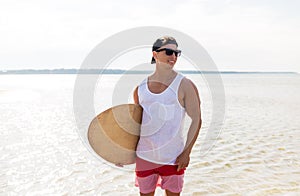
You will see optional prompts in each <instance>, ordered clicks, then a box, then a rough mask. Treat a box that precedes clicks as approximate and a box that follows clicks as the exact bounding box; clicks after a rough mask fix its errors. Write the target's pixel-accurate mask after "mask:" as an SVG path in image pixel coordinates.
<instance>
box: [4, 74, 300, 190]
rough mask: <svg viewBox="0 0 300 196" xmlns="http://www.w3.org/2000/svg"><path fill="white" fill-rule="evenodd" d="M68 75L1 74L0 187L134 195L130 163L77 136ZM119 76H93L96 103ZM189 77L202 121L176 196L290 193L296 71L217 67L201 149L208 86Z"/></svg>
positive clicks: (298, 126) (297, 107) (299, 124)
mask: <svg viewBox="0 0 300 196" xmlns="http://www.w3.org/2000/svg"><path fill="white" fill-rule="evenodd" d="M75 77H76V76H75V75H0V110H1V113H0V124H1V126H0V134H1V145H0V152H1V154H0V170H1V174H0V195H137V193H138V189H137V188H136V187H134V173H133V172H132V171H131V170H130V169H126V170H125V169H119V168H116V167H112V166H111V165H109V164H106V163H104V162H101V161H100V160H99V159H98V158H96V157H95V156H94V155H93V154H91V153H90V152H89V150H88V149H87V147H86V145H85V143H84V142H82V139H81V137H82V133H81V132H80V131H78V128H77V125H76V123H75V118H74V113H73V87H74V82H75ZM118 77H119V76H117V75H106V76H105V77H103V78H102V79H101V81H98V82H100V83H101V85H98V92H101V93H100V94H99V93H98V92H95V96H96V98H97V96H98V97H99V99H96V101H95V110H96V112H100V111H101V110H102V109H104V108H105V107H108V106H109V105H110V104H111V100H110V99H109V97H110V96H112V91H113V90H112V89H113V88H114V84H115V82H116V81H117V80H118ZM188 77H189V78H191V79H192V80H193V81H194V82H195V83H196V85H197V86H198V88H199V91H200V96H201V100H202V115H203V127H202V129H201V134H200V136H199V138H198V140H197V142H196V144H195V147H194V149H193V152H192V157H191V163H190V166H189V168H188V169H187V170H186V176H185V184H184V190H183V194H182V195H299V194H300V183H299V182H300V91H299V87H300V76H299V75H262V74H231V75H229V74H228V75H222V78H223V84H224V86H225V94H226V97H225V100H226V101H225V104H226V105H225V106H226V113H225V120H224V123H223V125H222V131H221V132H220V133H219V135H218V137H215V138H210V139H211V140H212V141H210V142H213V143H214V144H215V145H214V147H213V148H212V149H210V150H209V151H207V152H206V153H201V152H202V151H201V148H202V147H203V145H202V144H203V143H205V142H207V141H206V139H207V138H206V135H207V131H208V127H209V125H210V120H211V115H212V106H213V102H212V99H211V95H210V90H211V89H210V88H212V87H208V86H207V84H206V83H205V80H203V78H202V77H201V76H200V75H188ZM132 88H134V87H132ZM103 92H105V94H106V97H101V95H103ZM107 97H108V99H107ZM97 100H98V101H97ZM99 100H100V101H99ZM100 103H103V105H101V106H100V105H99V104H100ZM187 123H188V122H187ZM162 193H163V192H162V191H161V190H160V189H157V193H156V195H162Z"/></svg>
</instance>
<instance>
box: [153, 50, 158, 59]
mask: <svg viewBox="0 0 300 196" xmlns="http://www.w3.org/2000/svg"><path fill="white" fill-rule="evenodd" d="M152 56H153V57H154V59H155V61H156V59H157V52H155V51H152Z"/></svg>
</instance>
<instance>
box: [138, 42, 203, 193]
mask: <svg viewBox="0 0 300 196" xmlns="http://www.w3.org/2000/svg"><path fill="white" fill-rule="evenodd" d="M177 47H178V44H177V42H176V40H175V39H174V38H173V37H169V36H165V37H161V38H159V39H157V40H156V42H155V43H154V44H153V47H152V53H153V57H152V61H151V63H156V69H155V71H154V73H153V74H152V75H150V76H149V77H148V78H146V79H145V80H144V81H143V82H142V83H141V84H140V85H139V86H138V87H137V88H136V89H135V91H134V101H135V103H137V104H140V105H141V106H142V107H143V118H142V125H141V134H140V140H139V143H138V146H137V150H136V153H137V160H136V185H137V186H139V189H140V195H154V193H155V189H156V187H157V186H158V185H160V186H161V188H162V189H165V190H166V194H167V195H168V196H169V195H180V193H181V191H182V187H183V177H184V170H185V168H186V167H187V166H188V165H189V161H190V153H191V150H192V147H193V145H194V143H195V141H196V139H197V136H198V134H199V130H200V127H201V111H200V98H199V95H198V91H197V88H196V86H195V85H194V84H193V82H192V81H190V80H189V79H187V78H185V77H184V76H182V75H181V74H180V73H177V72H176V71H175V70H174V69H173V67H174V65H175V63H176V61H177V58H178V57H179V56H180V54H181V51H180V50H178V49H177ZM185 114H187V115H188V116H189V117H190V118H191V120H192V122H191V124H190V126H189V129H188V133H184V130H183V124H184V117H185Z"/></svg>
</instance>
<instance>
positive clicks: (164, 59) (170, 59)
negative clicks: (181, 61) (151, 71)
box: [153, 44, 177, 68]
mask: <svg viewBox="0 0 300 196" xmlns="http://www.w3.org/2000/svg"><path fill="white" fill-rule="evenodd" d="M164 49H171V50H174V51H177V46H176V45H175V44H167V45H164V46H162V47H160V48H159V49H158V50H159V52H156V51H153V57H154V58H155V60H156V63H158V64H159V65H161V64H165V65H169V66H171V67H172V68H173V67H174V65H175V63H176V61H177V57H176V55H175V53H174V52H173V54H171V55H167V54H168V53H172V51H166V50H164Z"/></svg>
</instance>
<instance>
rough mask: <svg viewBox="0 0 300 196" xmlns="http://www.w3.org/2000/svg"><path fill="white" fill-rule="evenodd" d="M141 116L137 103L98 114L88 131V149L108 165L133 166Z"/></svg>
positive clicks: (141, 110)
mask: <svg viewBox="0 0 300 196" xmlns="http://www.w3.org/2000/svg"><path fill="white" fill-rule="evenodd" d="M142 113H143V109H142V107H141V106H139V105H137V104H123V105H118V106H114V107H112V108H109V109H107V110H105V111H104V112H101V113H100V114H99V115H97V116H96V117H95V118H94V119H93V120H92V122H91V123H90V126H89V129H88V141H89V144H90V146H91V147H92V149H93V150H94V151H95V152H96V153H97V154H98V155H99V156H100V157H102V158H103V159H105V160H106V161H108V162H110V163H114V164H121V165H129V164H133V163H135V158H136V146H137V143H138V140H139V135H140V125H141V121H142Z"/></svg>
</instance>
